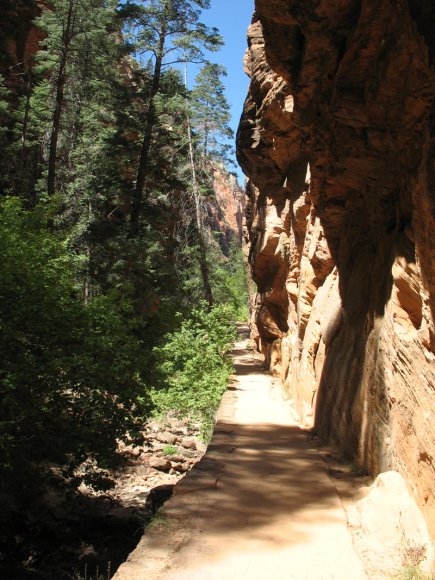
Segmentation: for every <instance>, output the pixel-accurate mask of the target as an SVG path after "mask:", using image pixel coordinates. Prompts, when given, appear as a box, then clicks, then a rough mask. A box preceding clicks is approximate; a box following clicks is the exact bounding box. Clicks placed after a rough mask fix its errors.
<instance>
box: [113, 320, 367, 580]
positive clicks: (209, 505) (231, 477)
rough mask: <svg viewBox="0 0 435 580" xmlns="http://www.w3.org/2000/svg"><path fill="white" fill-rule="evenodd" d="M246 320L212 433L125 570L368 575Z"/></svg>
mask: <svg viewBox="0 0 435 580" xmlns="http://www.w3.org/2000/svg"><path fill="white" fill-rule="evenodd" d="M249 346H250V345H249V340H248V329H247V327H242V328H241V329H240V339H239V341H238V342H237V343H236V345H235V348H234V351H233V357H234V362H235V366H236V373H237V374H236V378H235V381H234V382H233V383H232V384H231V385H230V387H229V389H228V391H227V392H226V393H225V395H224V399H223V402H222V405H221V407H220V410H219V415H218V422H217V425H216V429H215V433H214V436H213V439H212V442H211V444H210V446H209V448H208V451H207V453H206V455H205V456H204V457H203V459H202V461H200V463H199V464H197V465H196V467H194V468H193V469H192V471H190V472H189V473H188V474H187V476H186V477H185V478H184V480H182V481H181V482H180V484H179V485H178V486H177V487H176V489H175V492H174V495H173V497H172V498H171V499H170V500H169V501H168V502H167V503H166V504H165V506H164V507H163V508H162V510H161V511H160V512H159V514H158V515H157V518H156V520H155V521H154V522H153V524H152V525H151V526H150V527H149V528H148V530H147V532H146V533H145V535H144V537H143V538H142V540H141V542H140V543H139V545H138V547H137V548H136V550H135V551H134V552H133V553H132V554H131V555H130V558H129V560H128V561H127V562H126V563H125V564H123V565H122V566H121V568H120V569H119V571H118V573H117V574H116V575H115V578H116V579H117V580H127V579H128V580H145V579H147V580H151V579H158V578H165V579H168V580H170V579H171V580H172V579H173V580H175V579H177V580H181V579H185V580H194V579H197V580H205V579H207V580H209V579H218V578H219V579H220V580H231V579H234V580H235V579H242V578H243V579H263V578H273V579H274V580H278V579H281V578H282V579H284V578H286V579H288V578H298V579H303V578H306V579H319V580H320V579H322V580H324V579H327V578H337V579H343V578H350V577H351V578H352V579H353V580H357V579H360V578H366V576H365V573H364V571H363V567H362V564H361V561H360V560H359V558H358V556H357V555H356V554H355V552H354V550H353V547H352V540H351V536H350V534H349V532H348V529H347V527H346V517H345V513H344V511H343V508H342V506H341V503H340V500H339V498H338V496H337V493H336V490H335V488H334V486H333V485H332V483H331V481H330V480H329V478H328V476H327V474H326V470H325V466H324V464H323V462H322V460H321V458H320V457H319V455H318V453H317V451H316V450H315V449H314V447H313V446H312V444H311V443H310V441H309V439H308V437H307V432H306V431H304V430H302V429H300V428H299V427H298V425H297V421H296V417H295V415H294V413H293V412H292V409H291V407H290V405H289V404H288V403H287V402H285V401H283V399H282V395H281V392H280V390H279V388H278V387H276V386H275V385H274V384H273V382H272V378H271V376H270V375H269V374H266V373H265V372H264V371H263V370H262V364H261V359H260V357H259V356H258V355H257V354H256V353H255V352H254V351H253V350H252V349H250V348H249Z"/></svg>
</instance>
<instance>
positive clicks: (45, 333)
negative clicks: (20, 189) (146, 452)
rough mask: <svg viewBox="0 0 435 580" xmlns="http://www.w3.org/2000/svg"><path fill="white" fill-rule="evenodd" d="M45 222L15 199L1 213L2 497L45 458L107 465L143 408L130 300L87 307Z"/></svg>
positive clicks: (114, 298)
mask: <svg viewBox="0 0 435 580" xmlns="http://www.w3.org/2000/svg"><path fill="white" fill-rule="evenodd" d="M46 221H47V220H46V212H45V211H44V210H43V209H41V208H37V209H36V210H34V211H33V212H31V213H30V212H26V211H24V210H23V209H22V208H21V206H20V203H19V202H18V201H17V200H16V199H9V200H7V201H6V202H5V203H4V204H3V207H2V208H1V211H0V253H1V256H2V275H1V277H0V325H1V326H0V356H1V361H2V362H1V367H0V414H1V422H0V454H1V459H2V461H1V465H0V482H1V483H0V499H1V495H2V493H4V494H6V493H10V490H11V489H13V488H14V482H16V481H20V482H21V484H24V483H25V482H26V481H29V482H30V481H31V480H30V473H29V471H31V470H32V469H33V467H34V466H35V465H37V464H39V463H40V462H41V461H55V462H61V463H64V464H65V465H66V464H68V465H69V466H70V467H71V468H72V467H74V465H76V464H77V463H78V462H80V461H81V460H82V459H84V458H85V457H86V456H87V455H88V454H93V455H94V456H95V457H96V458H97V459H99V460H101V461H102V462H105V461H108V460H109V458H110V457H111V454H113V451H114V450H115V447H116V439H117V438H122V437H124V436H125V433H126V432H127V431H130V432H132V433H134V432H135V429H136V427H137V426H138V420H139V419H140V417H141V416H143V415H144V413H145V412H146V411H147V409H148V408H149V400H148V399H147V397H146V394H145V389H144V385H143V384H142V381H141V365H145V361H143V360H142V359H143V354H142V352H143V349H142V344H141V342H140V340H138V339H137V338H136V335H135V329H136V326H137V324H138V323H137V322H136V320H135V318H134V316H133V311H132V308H131V306H130V303H129V301H128V299H127V298H125V297H124V296H122V295H121V294H116V293H112V294H111V295H106V296H98V297H96V298H95V299H93V300H92V301H91V302H90V303H89V305H85V304H84V303H83V302H82V301H81V300H80V299H79V297H78V292H77V288H76V286H75V284H76V282H75V277H74V268H75V259H74V258H73V257H72V256H71V255H70V254H69V253H68V251H67V249H66V247H65V245H64V244H62V243H61V242H60V241H59V239H58V238H57V237H56V235H55V234H54V233H53V232H50V231H49V230H47V228H46ZM8 490H9V491H8ZM23 491H24V490H23Z"/></svg>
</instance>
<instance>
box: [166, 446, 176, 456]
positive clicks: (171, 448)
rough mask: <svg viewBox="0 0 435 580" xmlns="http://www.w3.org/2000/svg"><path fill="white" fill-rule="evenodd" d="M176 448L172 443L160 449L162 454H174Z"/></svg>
mask: <svg viewBox="0 0 435 580" xmlns="http://www.w3.org/2000/svg"><path fill="white" fill-rule="evenodd" d="M177 451H178V449H177V448H176V447H174V446H173V445H165V446H164V447H163V449H162V453H163V454H164V455H175V454H176V453H177Z"/></svg>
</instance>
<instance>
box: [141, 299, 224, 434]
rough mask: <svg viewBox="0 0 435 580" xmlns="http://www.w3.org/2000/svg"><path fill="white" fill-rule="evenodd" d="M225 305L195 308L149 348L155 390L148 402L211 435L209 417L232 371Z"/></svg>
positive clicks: (211, 417)
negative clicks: (155, 377) (186, 418)
mask: <svg viewBox="0 0 435 580" xmlns="http://www.w3.org/2000/svg"><path fill="white" fill-rule="evenodd" d="M231 314H232V312H231V309H230V308H229V307H228V306H225V305H222V306H215V307H213V308H212V309H211V311H207V309H206V307H205V305H204V306H203V307H202V308H201V309H194V310H193V312H192V313H191V315H190V317H189V318H186V319H184V320H182V322H181V324H180V327H179V329H178V330H176V331H175V332H172V333H170V334H168V335H166V337H165V338H164V340H163V343H162V345H161V346H159V347H157V348H155V349H154V355H155V357H156V366H157V371H158V388H157V389H155V390H154V392H153V395H152V396H153V400H154V402H155V404H156V406H157V409H158V410H159V411H161V412H167V411H169V410H175V411H177V412H178V413H179V414H181V415H184V416H189V417H190V418H191V419H192V420H200V421H201V422H202V425H203V434H204V436H209V435H210V434H211V429H212V425H213V422H214V416H215V413H216V410H217V407H218V405H219V403H220V400H221V397H222V394H223V393H224V391H225V389H226V387H227V384H228V379H229V377H230V375H231V373H232V364H231V362H230V361H229V360H228V359H227V358H226V357H225V354H226V352H227V351H228V349H229V347H230V345H231V343H232V341H233V340H234V339H235V327H234V325H233V323H232V322H231Z"/></svg>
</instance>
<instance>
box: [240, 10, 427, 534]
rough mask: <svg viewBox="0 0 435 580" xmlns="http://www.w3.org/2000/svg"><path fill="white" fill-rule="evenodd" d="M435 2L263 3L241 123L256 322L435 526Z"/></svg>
mask: <svg viewBox="0 0 435 580" xmlns="http://www.w3.org/2000/svg"><path fill="white" fill-rule="evenodd" d="M434 30H435V5H434V4H433V2H432V1H431V0H408V1H406V0H394V1H391V0H378V1H377V2H374V1H373V0H362V1H357V0H316V1H311V0H307V1H305V2H301V1H300V0H256V12H255V14H254V17H253V21H252V24H251V26H250V29H249V49H248V51H247V53H246V58H245V68H246V72H247V73H248V74H249V75H250V77H251V84H250V89H249V94H248V97H247V99H246V102H245V107H244V113H243V115H242V119H241V123H240V128H239V133H238V157H239V162H240V164H241V166H242V168H243V170H244V172H245V173H246V175H248V176H249V182H248V186H247V194H248V207H247V211H246V215H247V226H248V232H249V242H250V256H249V260H250V264H251V267H252V273H253V278H254V280H255V282H256V284H257V286H258V295H257V296H256V298H255V305H254V309H253V322H252V328H253V333H254V337H255V338H256V340H257V343H258V346H259V348H260V350H261V351H262V352H263V353H264V355H265V356H266V360H267V363H268V365H269V366H270V368H271V369H272V370H273V372H274V373H275V374H276V375H278V376H279V377H280V378H281V379H282V381H283V383H284V385H285V388H286V389H287V391H288V393H289V396H291V397H292V398H293V399H294V400H295V401H296V402H297V406H298V410H299V413H300V414H301V416H302V417H303V418H304V420H305V422H306V423H307V424H311V423H314V427H315V429H316V431H317V432H318V434H319V436H320V437H321V438H322V439H323V440H324V441H329V442H332V443H334V444H336V445H338V446H339V447H340V448H341V449H342V451H343V452H344V453H345V454H346V455H347V456H349V457H352V458H353V460H354V461H355V463H357V464H359V465H360V466H362V467H363V468H365V469H366V470H368V471H369V472H371V473H379V472H382V471H386V470H389V469H394V470H397V471H399V472H400V473H401V474H402V475H403V476H404V477H405V478H406V479H407V482H408V484H409V487H410V489H411V490H412V491H413V493H414V495H415V497H416V499H417V501H418V504H419V506H420V508H421V509H422V511H423V513H424V515H425V517H426V520H427V523H428V525H429V527H430V530H431V533H432V536H435V365H434V361H435V354H434V353H435V326H434V311H435V244H434V242H433V233H434V232H435V211H434V210H435V191H434V187H435V122H434V121H435V98H434V97H435V70H434V56H435V32H434Z"/></svg>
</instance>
